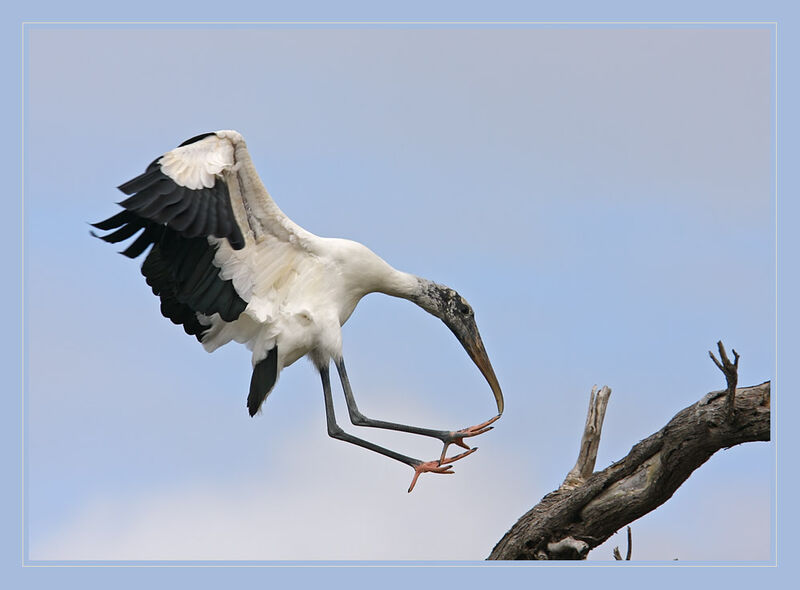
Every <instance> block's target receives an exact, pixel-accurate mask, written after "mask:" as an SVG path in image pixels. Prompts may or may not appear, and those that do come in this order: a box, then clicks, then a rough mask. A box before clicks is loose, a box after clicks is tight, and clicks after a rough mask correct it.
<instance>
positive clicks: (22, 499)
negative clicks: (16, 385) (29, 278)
mask: <svg viewBox="0 0 800 590" xmlns="http://www.w3.org/2000/svg"><path fill="white" fill-rule="evenodd" d="M20 32H21V35H20V38H21V39H20V43H21V47H20V50H21V51H20V55H21V57H22V63H21V67H20V78H21V83H20V122H19V126H20V199H19V201H20V203H19V209H20V220H19V221H20V223H19V227H20V232H19V233H20V238H19V251H20V269H19V272H20V281H19V285H20V344H21V346H20V372H21V377H20V385H21V390H22V391H21V394H20V407H19V411H20V418H21V419H20V451H21V457H20V460H21V463H20V481H21V482H22V490H21V491H22V493H21V494H20V508H21V510H20V527H21V530H22V536H21V538H22V544H21V546H20V552H21V555H20V558H21V560H22V565H23V566H24V565H25V553H26V551H25V547H26V544H27V541H28V539H27V535H26V534H25V508H26V506H25V490H26V486H25V358H26V354H25V346H26V342H25V23H22V27H21V30H20Z"/></svg>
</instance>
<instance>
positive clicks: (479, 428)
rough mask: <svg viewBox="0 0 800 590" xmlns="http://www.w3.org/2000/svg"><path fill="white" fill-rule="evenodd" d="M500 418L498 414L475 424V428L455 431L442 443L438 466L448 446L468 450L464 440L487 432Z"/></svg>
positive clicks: (443, 459)
mask: <svg viewBox="0 0 800 590" xmlns="http://www.w3.org/2000/svg"><path fill="white" fill-rule="evenodd" d="M499 418H500V415H499V414H498V415H497V416H495V417H494V418H491V419H490V420H487V421H486V422H481V423H480V424H476V425H475V426H470V427H469V428H462V429H461V430H457V431H455V432H452V433H451V437H450V439H449V440H446V441H444V448H443V449H442V456H441V457H440V458H439V464H440V465H441V464H442V463H445V458H444V457H445V454H447V449H448V447H450V445H452V444H454V445H458V446H459V447H461V448H462V449H469V448H470V447H469V445H468V444H467V443H465V442H464V439H465V438H467V437H470V436H478V435H479V434H483V433H484V432H489V431H490V430H492V429H493V428H494V426H489V425H490V424H492V423H493V422H495V421H496V420H498V419H499Z"/></svg>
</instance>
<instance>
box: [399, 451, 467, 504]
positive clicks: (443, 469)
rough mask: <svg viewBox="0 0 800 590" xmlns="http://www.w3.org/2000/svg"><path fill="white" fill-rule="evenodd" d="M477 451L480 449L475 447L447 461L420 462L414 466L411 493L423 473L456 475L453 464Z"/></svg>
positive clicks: (409, 489) (409, 487)
mask: <svg viewBox="0 0 800 590" xmlns="http://www.w3.org/2000/svg"><path fill="white" fill-rule="evenodd" d="M467 448H469V447H467ZM477 450H478V447H475V448H474V449H469V450H468V451H464V452H463V453H460V454H458V455H456V456H455V457H448V458H446V459H445V458H442V459H441V460H439V461H425V462H424V463H423V462H421V461H420V462H419V463H417V464H416V465H413V467H414V479H412V480H411V485H410V486H408V491H409V493H410V492H411V490H413V489H414V486H415V485H417V479H418V478H419V476H420V475H422V474H423V473H455V471H453V465H452V463H454V462H455V461H458V460H459V459H463V458H464V457H466V456H467V455H471V454H472V453H474V452H475V451H477Z"/></svg>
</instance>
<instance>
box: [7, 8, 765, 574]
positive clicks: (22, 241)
mask: <svg viewBox="0 0 800 590" xmlns="http://www.w3.org/2000/svg"><path fill="white" fill-rule="evenodd" d="M33 25H222V26H225V25H482V26H486V25H770V28H771V29H772V32H773V34H774V50H775V57H774V60H773V65H774V66H775V84H774V92H775V96H774V99H773V101H772V103H773V106H774V108H775V114H774V119H773V120H774V125H775V128H774V133H775V145H774V148H775V152H774V158H775V164H774V172H775V180H774V181H775V192H774V194H775V374H774V375H773V378H772V380H771V382H772V383H775V382H776V381H777V376H778V330H779V326H778V21H22V22H21V45H22V47H21V57H22V63H21V81H22V83H21V104H20V114H21V121H20V132H21V138H20V147H21V151H20V165H21V174H20V189H21V191H20V192H21V194H20V246H21V247H20V253H21V254H20V262H21V269H20V273H21V280H20V295H21V301H20V304H21V343H22V346H21V361H22V362H21V373H22V375H21V384H22V387H21V389H22V391H21V404H20V406H21V418H22V420H21V429H20V430H21V441H20V442H21V460H22V464H21V475H22V477H21V480H22V481H21V483H22V490H21V492H22V493H21V496H20V506H21V509H22V510H21V515H20V517H21V518H20V520H21V528H22V544H21V561H22V563H21V566H22V567H538V566H537V565H536V564H525V563H520V564H515V565H513V566H511V565H501V564H497V565H495V564H492V563H490V562H486V563H484V562H479V563H475V564H472V563H470V562H465V563H463V564H452V565H450V564H412V563H409V564H403V562H396V564H395V562H393V563H391V564H380V565H371V564H363V565H362V564H336V563H334V564H309V563H308V562H302V561H299V560H298V563H297V564H296V565H295V564H271V563H263V564H209V563H198V564H175V563H165V564H148V563H126V562H125V561H124V560H123V561H122V562H121V563H119V564H76V563H64V564H60V563H57V564H37V563H30V562H28V563H26V561H25V541H26V535H25V489H26V488H25V248H24V246H25V238H24V236H25V150H24V147H25V80H26V77H25V74H26V70H25V34H26V27H28V26H33ZM771 397H774V396H771ZM771 403H773V407H774V408H775V410H776V411H775V413H774V415H775V416H776V417H775V418H774V434H775V440H774V441H770V442H774V443H775V445H774V446H775V478H774V483H775V513H776V518H775V519H774V520H773V523H772V524H773V531H774V541H775V555H774V556H773V557H774V562H773V563H764V564H762V563H752V564H750V563H743V564H736V563H732V564H727V563H723V564H713V563H712V564H705V563H704V564H699V563H698V564H689V563H682V564H676V563H672V562H666V563H664V564H663V565H662V564H660V563H657V562H656V563H652V564H641V565H631V564H629V565H628V566H627V567H778V546H779V543H778V519H777V507H778V472H779V470H778V444H777V439H778V420H777V400H773V401H772V402H771ZM43 561H44V560H43ZM175 561H178V560H175ZM610 565H613V563H609V564H608V565H603V564H597V565H594V564H591V563H585V564H584V565H583V566H582V567H609V566H610ZM547 567H575V565H571V564H564V565H560V564H550V565H548V566H547Z"/></svg>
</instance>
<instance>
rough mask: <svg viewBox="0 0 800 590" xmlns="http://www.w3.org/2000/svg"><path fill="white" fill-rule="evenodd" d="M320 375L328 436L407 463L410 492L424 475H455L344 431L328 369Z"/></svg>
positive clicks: (448, 469)
mask: <svg viewBox="0 0 800 590" xmlns="http://www.w3.org/2000/svg"><path fill="white" fill-rule="evenodd" d="M319 373H320V376H321V377H322V391H323V393H324V394H325V417H326V420H327V422H328V434H329V435H330V436H332V437H333V438H336V439H339V440H343V441H345V442H349V443H352V444H354V445H357V446H359V447H363V448H365V449H369V450H370V451H375V452H376V453H380V454H381V455H385V456H386V457H390V458H392V459H394V460H396V461H400V462H401V463H405V464H406V465H408V466H409V467H411V468H412V469H413V470H414V479H412V480H411V486H410V487H409V488H408V491H409V492H410V491H411V490H413V489H414V486H415V485H416V483H417V478H418V477H419V476H420V475H421V474H422V473H453V470H452V465H442V464H441V461H426V462H423V461H420V460H419V459H414V458H412V457H407V456H406V455H401V454H400V453H396V452H395V451H392V450H390V449H387V448H384V447H381V446H378V445H376V444H374V443H371V442H368V441H366V440H363V439H361V438H358V437H355V436H353V435H351V434H348V433H347V432H345V431H344V430H342V429H341V428H340V427H339V425H338V424H336V416H335V414H334V411H333V396H332V395H331V379H330V372H329V370H328V367H324V368H322V369H320V371H319ZM471 452H472V451H467V452H466V453H461V454H460V455H456V456H455V457H451V458H450V459H449V460H448V463H452V462H453V461H457V460H458V459H461V458H462V457H466V456H467V455H469V454H470V453H471Z"/></svg>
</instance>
